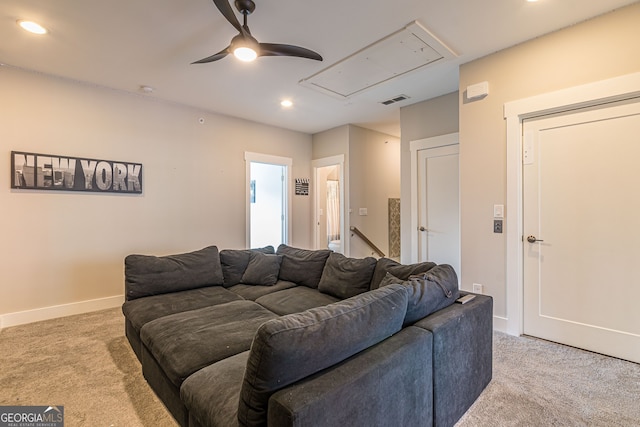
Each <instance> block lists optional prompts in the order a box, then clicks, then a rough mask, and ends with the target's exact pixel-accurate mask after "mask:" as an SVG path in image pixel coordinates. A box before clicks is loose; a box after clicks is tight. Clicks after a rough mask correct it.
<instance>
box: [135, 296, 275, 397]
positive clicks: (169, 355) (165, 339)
mask: <svg viewBox="0 0 640 427" xmlns="http://www.w3.org/2000/svg"><path fill="white" fill-rule="evenodd" d="M276 317H277V315H275V314H274V313H272V312H270V311H269V310H267V309H265V308H264V307H262V306H261V305H259V304H256V303H255V302H252V301H233V302H229V303H226V304H220V305H216V306H213V307H206V308H201V309H199V310H192V311H186V312H184V313H178V314H172V315H169V316H165V317H161V318H159V319H156V320H153V321H151V322H149V323H147V324H145V325H144V326H143V327H142V329H141V330H140V339H141V340H142V343H143V344H144V346H145V347H146V348H147V350H148V351H149V353H151V355H153V357H154V359H155V360H156V361H157V362H158V364H159V365H160V366H161V367H162V369H163V370H164V373H165V375H166V376H167V378H168V379H169V380H170V381H171V382H172V383H173V384H174V385H176V386H178V387H179V386H180V384H182V381H184V379H185V378H187V377H188V376H189V375H191V374H192V373H194V372H196V371H197V370H199V369H202V368H203V367H205V366H208V365H210V364H212V363H215V362H217V361H219V360H222V359H225V358H227V357H229V356H233V355H235V354H238V353H241V352H243V351H247V350H249V347H250V346H251V341H252V340H253V336H254V335H255V333H256V331H257V330H258V328H259V327H260V325H262V324H263V323H264V322H266V321H267V320H271V319H274V318H276Z"/></svg>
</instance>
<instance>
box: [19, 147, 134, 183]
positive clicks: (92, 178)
mask: <svg viewBox="0 0 640 427" xmlns="http://www.w3.org/2000/svg"><path fill="white" fill-rule="evenodd" d="M11 188H19V189H21V190H62V191H85V192H95V193H142V164H140V163H128V162H118V161H113V160H97V159H83V158H78V157H69V156H59V155H51V154H37V153H24V152H21V151H12V152H11Z"/></svg>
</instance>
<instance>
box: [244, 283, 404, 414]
mask: <svg viewBox="0 0 640 427" xmlns="http://www.w3.org/2000/svg"><path fill="white" fill-rule="evenodd" d="M407 300H408V288H407V287H406V286H403V285H389V286H385V287H384V288H381V289H378V290H376V291H372V292H367V293H365V294H362V295H358V296H356V297H353V298H350V299H347V300H344V301H340V302H336V303H334V304H329V305H327V306H324V307H317V308H312V309H310V310H307V311H304V312H302V313H296V314H289V315H286V316H282V317H280V318H278V319H274V320H269V321H267V322H265V323H264V324H263V325H262V326H260V328H259V329H258V332H257V333H256V335H255V337H254V340H253V343H252V344H251V351H250V353H249V359H248V361H247V368H246V370H245V375H244V379H243V382H242V389H241V392H240V401H239V406H238V422H239V424H240V425H241V426H266V425H267V406H268V401H269V397H270V396H271V395H272V394H273V393H274V392H276V391H277V390H280V389H282V388H284V387H286V386H288V385H290V384H293V383H294V382H296V381H299V380H301V379H303V378H306V377H308V376H310V375H313V374H314V373H316V372H319V371H321V370H323V369H326V368H328V367H330V366H333V365H335V364H337V363H339V362H341V361H343V360H345V359H347V358H349V357H351V356H353V355H354V354H356V353H358V352H360V351H362V350H364V349H366V348H368V347H371V346H372V345H375V344H377V343H378V342H380V341H382V340H384V339H386V338H388V337H390V336H391V335H393V334H395V333H396V332H398V331H399V330H400V329H401V328H402V322H403V320H404V317H405V313H406V311H407ZM328 409H329V408H328Z"/></svg>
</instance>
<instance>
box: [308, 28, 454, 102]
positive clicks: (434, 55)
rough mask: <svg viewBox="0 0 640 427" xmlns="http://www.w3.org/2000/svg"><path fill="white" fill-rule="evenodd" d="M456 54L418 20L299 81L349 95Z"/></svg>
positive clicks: (346, 96) (337, 94) (335, 93)
mask: <svg viewBox="0 0 640 427" xmlns="http://www.w3.org/2000/svg"><path fill="white" fill-rule="evenodd" d="M455 56H456V54H455V53H454V52H453V51H452V50H451V49H450V48H449V47H447V46H445V45H444V43H442V42H441V41H440V40H438V38H437V37H436V36H434V35H433V34H431V33H430V32H429V30H427V29H426V28H424V27H423V26H422V25H421V24H420V23H419V22H418V21H413V22H412V23H410V24H409V25H407V26H406V27H404V28H402V29H400V30H398V31H396V32H395V33H393V34H390V35H388V36H387V37H385V38H383V39H381V40H378V41H377V42H375V43H373V44H371V45H369V46H367V47H365V48H364V49H361V50H360V51H358V52H356V53H354V54H352V55H350V56H348V57H346V58H344V59H342V60H340V61H338V62H336V63H335V64H333V65H330V66H329V67H327V68H325V69H324V70H322V71H319V72H318V73H316V74H314V75H312V76H310V77H307V78H305V79H302V80H300V84H301V85H303V86H306V87H310V88H312V89H315V90H318V91H320V92H323V93H325V94H327V95H331V96H334V97H337V98H341V99H344V98H349V97H351V96H354V95H356V94H359V93H361V92H363V91H365V90H367V89H370V88H372V87H374V86H377V85H379V84H382V83H384V82H386V81H389V80H391V79H394V78H396V77H399V76H402V75H405V74H407V73H410V72H412V71H416V70H419V69H422V68H423V67H427V66H429V65H432V64H436V63H440V62H442V61H446V60H448V59H452V58H455Z"/></svg>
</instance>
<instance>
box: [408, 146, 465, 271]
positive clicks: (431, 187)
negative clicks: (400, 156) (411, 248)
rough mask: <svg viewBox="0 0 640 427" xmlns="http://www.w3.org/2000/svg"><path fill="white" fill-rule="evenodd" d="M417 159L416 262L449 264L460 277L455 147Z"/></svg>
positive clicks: (425, 153)
mask: <svg viewBox="0 0 640 427" xmlns="http://www.w3.org/2000/svg"><path fill="white" fill-rule="evenodd" d="M417 155H418V207H419V213H418V218H419V219H418V260H419V261H421V262H422V261H432V262H435V263H436V264H450V265H451V266H452V267H453V268H454V269H455V271H456V272H457V273H458V275H460V201H459V173H458V163H459V159H458V158H459V146H458V144H452V145H446V146H441V147H434V148H427V149H423V150H418V151H417Z"/></svg>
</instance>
